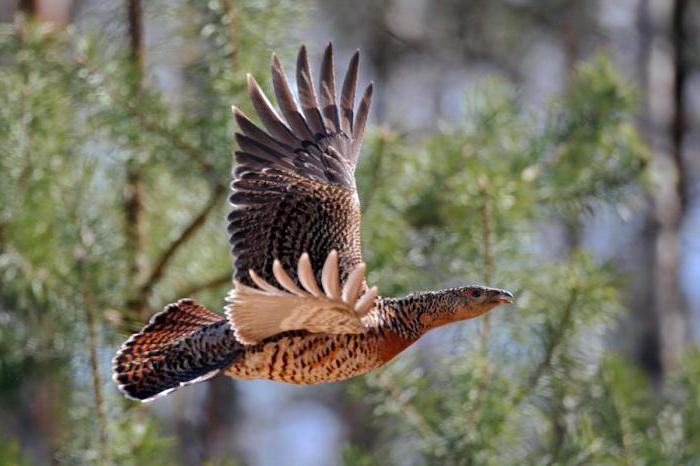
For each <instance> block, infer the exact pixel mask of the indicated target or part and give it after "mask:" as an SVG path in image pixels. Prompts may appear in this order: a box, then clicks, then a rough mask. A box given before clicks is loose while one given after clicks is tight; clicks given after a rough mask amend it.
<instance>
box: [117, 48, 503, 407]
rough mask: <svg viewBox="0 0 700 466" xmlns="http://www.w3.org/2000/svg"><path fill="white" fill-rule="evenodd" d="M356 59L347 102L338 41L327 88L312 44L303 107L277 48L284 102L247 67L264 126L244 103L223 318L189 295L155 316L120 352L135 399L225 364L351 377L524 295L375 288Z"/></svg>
mask: <svg viewBox="0 0 700 466" xmlns="http://www.w3.org/2000/svg"><path fill="white" fill-rule="evenodd" d="M358 69H359V50H358V51H356V52H355V53H354V54H353V55H352V58H351V59H350V62H349V64H348V67H347V72H346V74H345V77H344V79H343V82H342V85H341V86H342V87H341V88H340V98H339V99H338V98H337V93H336V78H335V66H334V58H333V46H332V44H331V43H329V44H328V45H327V47H326V48H325V51H324V53H323V58H322V61H321V66H320V73H319V82H318V86H317V87H314V85H313V77H312V74H311V69H310V66H309V60H308V55H307V50H306V47H305V46H303V45H302V46H301V48H300V50H299V53H298V55H297V60H296V76H295V78H296V85H297V99H298V103H297V100H295V97H294V94H293V92H292V90H291V87H290V84H289V81H288V79H287V77H286V75H285V72H284V70H283V67H282V65H281V63H280V60H279V58H278V57H277V56H276V55H275V54H274V53H273V55H272V65H271V71H272V87H273V90H274V95H275V98H276V101H277V106H278V109H276V108H275V107H274V106H273V105H272V103H271V102H270V100H268V98H267V96H266V95H265V93H264V92H263V91H262V89H261V87H260V86H259V85H258V83H257V82H256V80H255V79H254V78H253V77H252V76H251V75H250V74H249V75H248V76H247V90H248V94H249V95H250V99H251V101H252V105H253V108H254V109H255V111H256V113H257V114H258V117H259V119H260V121H261V123H262V126H260V125H258V124H256V123H254V122H253V121H252V120H251V119H250V118H249V117H248V116H246V115H245V114H244V113H243V112H242V111H241V110H240V109H238V108H237V107H235V106H234V107H233V116H234V118H235V120H236V122H237V124H238V128H239V131H238V132H237V133H235V140H236V143H237V145H238V150H237V151H236V152H235V154H234V159H235V164H234V167H235V168H234V170H233V181H232V183H231V194H230V198H229V199H230V204H231V212H230V214H229V215H228V218H227V220H228V233H229V235H230V250H231V254H232V258H233V266H234V267H233V268H234V272H233V277H232V285H233V287H232V289H231V291H230V292H229V293H228V295H227V296H226V302H227V304H226V305H225V315H221V314H218V313H215V312H213V311H211V310H209V309H207V308H206V307H204V306H202V305H201V304H199V303H198V302H196V301H194V300H192V299H190V298H185V299H180V300H178V301H177V302H175V303H172V304H169V305H167V306H165V308H164V309H163V310H162V311H161V312H159V313H157V314H155V315H154V316H153V317H152V318H151V319H150V321H149V322H148V324H147V325H145V326H144V327H143V329H142V330H141V331H140V332H138V333H136V334H134V335H132V336H131V337H130V338H129V339H128V340H127V341H126V342H125V343H124V344H123V345H122V346H121V347H120V348H119V350H118V352H117V354H116V356H115V357H114V359H113V367H112V369H113V380H114V381H115V382H116V384H117V386H118V388H119V390H120V391H121V392H122V393H123V394H124V395H126V396H127V397H128V398H132V399H135V400H141V401H151V400H153V399H155V398H158V397H160V396H163V395H165V394H168V393H170V392H172V391H173V390H175V389H177V388H180V387H183V386H186V385H190V384H194V383H198V382H202V381H204V380H207V379H209V378H211V377H214V376H216V375H217V374H219V375H225V376H229V377H233V378H235V379H243V380H245V379H267V380H273V381H278V382H287V383H291V384H319V383H325V382H335V381H340V380H344V379H348V378H351V377H355V376H360V375H363V374H366V373H368V372H370V371H373V370H375V369H377V368H379V367H381V366H383V365H384V364H386V363H388V362H389V361H391V360H392V359H394V358H395V357H396V356H397V355H398V354H399V353H401V352H402V351H403V350H404V349H406V348H407V347H409V346H410V345H411V344H413V343H414V342H416V341H417V340H418V339H419V338H420V337H421V336H422V335H424V334H425V333H426V332H427V331H429V330H431V329H434V328H437V327H440V326H443V325H446V324H450V323H454V322H459V321H463V320H466V319H472V318H475V317H478V316H481V315H483V314H485V313H486V312H488V311H490V310H491V309H493V308H495V307H496V306H499V305H501V304H512V303H513V299H514V298H513V295H512V294H511V293H510V292H508V291H506V290H502V289H498V288H490V287H486V286H481V285H467V286H462V287H457V288H449V289H443V290H440V291H424V292H414V293H411V294H409V295H407V296H403V297H384V296H381V295H380V294H379V292H378V288H377V287H376V286H369V285H368V283H367V280H366V266H365V263H364V262H363V260H362V250H361V243H360V220H361V218H360V217H361V216H360V201H359V197H358V193H357V188H356V183H355V168H356V166H357V162H358V159H359V155H360V147H361V144H362V139H363V135H364V132H365V126H366V123H367V119H368V115H369V110H370V103H371V100H372V93H373V83H372V82H370V83H369V84H368V85H367V87H366V88H365V90H364V92H363V94H362V96H361V98H360V100H359V105H357V107H356V105H355V100H356V99H355V94H356V88H357V82H358Z"/></svg>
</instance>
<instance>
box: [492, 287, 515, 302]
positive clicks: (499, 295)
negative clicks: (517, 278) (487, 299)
mask: <svg viewBox="0 0 700 466" xmlns="http://www.w3.org/2000/svg"><path fill="white" fill-rule="evenodd" d="M514 300H515V298H514V297H513V293H511V292H510V291H506V290H497V291H496V296H495V297H494V301H495V302H497V303H498V304H513V301H514Z"/></svg>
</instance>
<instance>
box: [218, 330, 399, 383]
mask: <svg viewBox="0 0 700 466" xmlns="http://www.w3.org/2000/svg"><path fill="white" fill-rule="evenodd" d="M409 344H410V343H409V342H405V341H401V340H399V339H393V338H386V337H385V336H384V335H382V334H379V333H377V332H368V333H365V334H342V335H325V334H311V333H307V332H287V333H283V334H280V335H276V336H274V337H271V338H268V339H266V340H265V341H263V342H261V343H258V344H256V345H250V346H246V347H245V350H244V352H243V354H242V355H241V357H240V358H237V359H236V361H234V362H233V363H232V364H231V366H229V367H228V368H227V369H226V371H225V374H226V375H228V376H231V377H235V378H238V379H268V380H275V381H279V382H287V383H294V384H316V383H323V382H335V381H339V380H344V379H348V378H350V377H355V376H358V375H362V374H365V373H367V372H369V371H371V370H374V369H376V368H378V367H380V366H381V365H383V364H384V363H385V362H387V361H389V360H390V359H392V358H393V357H394V356H396V354H398V353H399V352H401V351H402V350H403V349H404V348H406V347H407V346H408V345H409Z"/></svg>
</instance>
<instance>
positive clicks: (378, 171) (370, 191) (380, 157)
mask: <svg viewBox="0 0 700 466" xmlns="http://www.w3.org/2000/svg"><path fill="white" fill-rule="evenodd" d="M387 140H388V134H387V133H386V132H384V131H382V133H381V134H380V136H379V147H378V148H377V155H376V156H375V157H374V160H373V162H374V163H373V166H372V170H371V171H370V174H369V175H370V178H369V184H368V185H367V189H366V190H365V195H364V196H363V197H364V199H363V202H362V205H361V206H360V213H361V214H363V215H364V213H365V212H367V210H368V209H369V206H370V204H371V202H372V199H373V198H374V194H375V193H376V192H377V190H378V189H379V186H380V185H381V182H382V173H383V169H382V168H383V167H382V162H383V161H384V153H385V151H386V146H387Z"/></svg>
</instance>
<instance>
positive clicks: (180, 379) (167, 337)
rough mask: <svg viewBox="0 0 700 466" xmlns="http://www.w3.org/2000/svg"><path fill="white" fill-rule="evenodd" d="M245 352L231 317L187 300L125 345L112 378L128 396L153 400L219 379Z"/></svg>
mask: <svg viewBox="0 0 700 466" xmlns="http://www.w3.org/2000/svg"><path fill="white" fill-rule="evenodd" d="M240 348H241V345H240V344H239V343H237V342H236V340H235V337H234V336H233V330H232V329H231V326H230V325H229V323H228V321H227V320H226V319H225V318H223V317H222V316H219V315H217V314H215V313H213V312H211V311H210V310H208V309H207V308H205V307H204V306H202V305H200V304H198V303H196V302H195V301H193V300H191V299H181V300H179V301H178V302H177V303H173V304H169V305H168V306H166V307H165V309H164V310H163V311H162V312H160V313H158V314H156V315H154V316H153V317H152V318H151V320H150V321H149V323H148V325H146V326H145V327H144V328H143V329H142V330H141V332H139V333H137V334H134V335H132V336H131V338H129V340H127V342H126V343H124V344H123V345H122V347H121V348H120V349H119V351H118V352H117V355H116V356H115V357H114V359H113V360H112V364H113V366H112V370H113V375H112V378H113V379H114V381H115V382H116V383H117V385H118V386H119V390H121V391H122V393H124V394H125V395H126V396H127V397H129V398H132V399H136V400H141V401H151V400H152V399H153V398H155V397H157V396H162V395H166V394H168V393H170V392H171V391H173V390H175V389H176V388H179V387H182V386H184V385H189V384H193V383H197V382H202V381H204V380H207V379H209V378H211V377H213V376H215V375H216V374H217V373H218V372H219V370H221V369H222V368H225V367H226V366H228V365H229V364H231V362H232V361H233V359H235V357H236V356H237V355H238V352H240Z"/></svg>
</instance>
